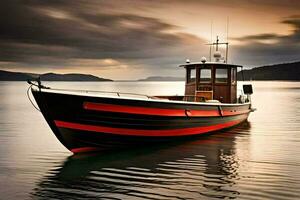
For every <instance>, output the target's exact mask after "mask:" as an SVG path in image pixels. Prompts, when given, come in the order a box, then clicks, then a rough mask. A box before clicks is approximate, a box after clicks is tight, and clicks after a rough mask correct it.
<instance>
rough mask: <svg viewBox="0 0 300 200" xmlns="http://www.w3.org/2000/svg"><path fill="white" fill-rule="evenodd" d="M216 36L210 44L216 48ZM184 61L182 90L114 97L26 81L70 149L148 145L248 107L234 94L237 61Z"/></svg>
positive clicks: (239, 118)
mask: <svg viewBox="0 0 300 200" xmlns="http://www.w3.org/2000/svg"><path fill="white" fill-rule="evenodd" d="M218 44H221V43H218V40H217V43H213V45H216V50H218ZM215 57H216V62H206V60H202V62H199V63H198V62H196V63H189V62H188V63H186V64H184V65H181V67H184V68H185V71H186V87H185V95H184V96H155V97H153V96H152V97H149V96H147V97H148V98H147V99H144V98H133V97H123V96H122V95H120V93H116V94H117V95H118V96H117V97H112V96H107V94H104V95H103V94H101V95H95V94H93V93H92V92H84V93H82V92H81V93H78V92H74V91H68V90H63V91H61V90H57V89H50V88H47V87H44V86H42V85H41V84H40V82H39V84H38V85H35V84H33V83H32V82H29V83H30V84H32V85H31V86H33V85H35V86H37V88H32V90H31V91H32V93H33V96H34V98H35V100H36V102H37V104H38V106H39V108H40V110H41V112H42V114H43V115H44V117H45V119H46V121H47V122H48V124H49V126H50V127H51V129H52V131H53V132H54V134H55V135H56V137H57V138H58V139H59V140H60V142H61V143H62V144H63V145H64V146H65V147H66V148H68V149H69V150H71V151H72V152H73V153H79V152H85V151H95V150H103V149H116V148H127V147H135V146H142V145H148V146H150V145H153V144H157V143H162V142H166V141H170V140H178V138H182V137H189V136H194V135H200V134H204V133H208V132H213V131H217V130H221V129H225V128H229V127H232V126H234V125H237V124H239V123H241V122H243V121H245V120H246V119H247V118H248V115H249V113H250V112H251V111H252V109H251V102H250V98H248V95H250V94H252V87H251V85H247V86H245V87H244V93H245V94H247V97H244V98H242V97H243V96H245V95H243V96H241V97H240V98H237V79H236V77H237V68H238V67H240V66H238V65H233V64H227V63H226V62H227V61H226V62H224V61H222V62H221V61H220V59H221V57H220V54H219V53H218V52H217V53H216V54H215Z"/></svg>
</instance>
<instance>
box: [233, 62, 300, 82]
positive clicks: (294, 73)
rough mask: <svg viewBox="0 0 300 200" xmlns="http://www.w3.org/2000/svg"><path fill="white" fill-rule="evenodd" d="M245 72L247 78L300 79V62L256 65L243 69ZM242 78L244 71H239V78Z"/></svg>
mask: <svg viewBox="0 0 300 200" xmlns="http://www.w3.org/2000/svg"><path fill="white" fill-rule="evenodd" d="M243 74H244V79H245V80H289V81H300V62H293V63H283V64H276V65H268V66H262V67H256V68H253V69H250V70H243ZM242 79H243V78H242V72H239V73H238V80H242Z"/></svg>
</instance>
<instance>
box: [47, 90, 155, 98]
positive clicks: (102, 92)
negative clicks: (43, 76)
mask: <svg viewBox="0 0 300 200" xmlns="http://www.w3.org/2000/svg"><path fill="white" fill-rule="evenodd" d="M47 89H48V90H54V91H69V92H81V93H101V94H113V95H116V96H118V97H125V96H139V97H145V98H147V99H160V98H159V97H155V96H149V95H146V94H138V93H132V92H112V91H101V90H77V89H59V88H47Z"/></svg>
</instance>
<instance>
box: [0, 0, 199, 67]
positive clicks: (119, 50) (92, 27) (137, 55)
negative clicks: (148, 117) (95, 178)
mask: <svg viewBox="0 0 300 200" xmlns="http://www.w3.org/2000/svg"><path fill="white" fill-rule="evenodd" d="M92 2H93V1H92ZM1 4H3V5H1V8H0V11H1V13H4V14H3V16H4V17H3V18H1V19H0V27H1V29H0V48H1V49H2V51H0V60H1V61H2V62H17V63H24V65H32V66H33V67H34V66H38V67H43V66H44V67H49V66H54V65H56V66H58V67H62V66H65V67H71V66H70V63H74V62H73V61H74V60H80V61H81V62H80V63H82V62H83V61H87V62H88V63H91V60H95V62H94V63H95V64H97V63H98V62H97V60H101V59H114V60H120V61H123V62H124V64H125V65H126V62H131V61H132V60H136V61H137V62H139V61H140V60H142V59H144V60H145V63H144V65H147V64H149V65H151V63H153V59H161V60H162V63H163V64H166V63H170V58H166V60H165V61H166V62H165V63H164V57H168V56H170V52H172V53H175V55H174V57H173V58H175V61H174V60H173V62H172V63H176V62H178V60H179V59H182V60H183V59H184V58H178V56H179V55H180V53H182V51H184V50H187V49H188V48H186V47H185V46H187V45H193V46H195V45H194V44H197V43H198V44H201V43H203V41H202V40H201V39H200V38H198V37H196V36H194V35H191V34H186V33H182V32H180V27H178V26H176V25H173V24H170V23H166V22H164V21H162V20H160V19H157V18H153V17H145V16H140V15H136V14H128V13H122V12H118V13H115V12H113V13H108V12H105V9H104V8H105V7H106V9H107V7H110V8H111V5H110V6H109V5H107V4H105V5H104V7H103V9H104V10H102V11H103V12H88V11H87V10H85V9H84V7H85V6H83V3H82V1H76V2H74V4H73V1H72V3H67V2H66V1H59V0H58V1H33V0H31V1H26V3H23V1H7V2H5V3H3V2H2V3H1ZM91 5H93V4H89V6H91ZM81 6H82V7H81ZM97 6H99V4H97ZM79 7H81V9H78V8H79ZM100 8H101V7H100ZM106 11H107V10H106ZM88 63H87V64H88ZM84 66H85V65H84V64H83V67H84ZM99 67H101V65H99Z"/></svg>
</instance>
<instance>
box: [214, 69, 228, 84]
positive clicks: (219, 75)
mask: <svg viewBox="0 0 300 200" xmlns="http://www.w3.org/2000/svg"><path fill="white" fill-rule="evenodd" d="M227 80H228V70H227V69H216V79H215V82H216V83H227Z"/></svg>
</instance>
